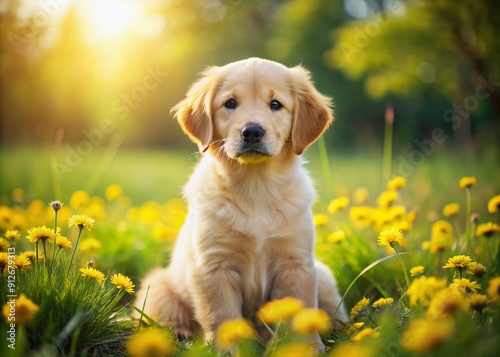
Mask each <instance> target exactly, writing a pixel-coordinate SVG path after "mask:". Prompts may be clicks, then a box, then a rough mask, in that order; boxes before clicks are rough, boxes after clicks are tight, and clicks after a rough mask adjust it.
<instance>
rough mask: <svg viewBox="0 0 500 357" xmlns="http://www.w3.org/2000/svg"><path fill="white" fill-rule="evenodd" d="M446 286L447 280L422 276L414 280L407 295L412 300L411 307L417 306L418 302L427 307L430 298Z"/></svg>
mask: <svg viewBox="0 0 500 357" xmlns="http://www.w3.org/2000/svg"><path fill="white" fill-rule="evenodd" d="M445 286H446V279H439V280H438V279H436V277H435V276H431V277H426V276H421V277H419V278H416V279H414V280H413V281H412V282H411V284H410V286H409V287H408V291H407V293H406V294H407V295H408V298H409V299H410V305H412V306H413V305H416V304H417V302H420V304H422V305H424V306H427V305H428V304H429V300H430V298H431V297H432V296H433V295H434V294H435V293H436V292H437V291H439V290H441V289H444V288H445Z"/></svg>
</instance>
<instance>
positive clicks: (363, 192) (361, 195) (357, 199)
mask: <svg viewBox="0 0 500 357" xmlns="http://www.w3.org/2000/svg"><path fill="white" fill-rule="evenodd" d="M368 197H370V193H369V192H368V189H367V188H366V187H358V188H357V189H355V190H354V193H353V194H352V199H353V201H354V203H355V204H357V205H361V204H363V203H365V202H366V200H368Z"/></svg>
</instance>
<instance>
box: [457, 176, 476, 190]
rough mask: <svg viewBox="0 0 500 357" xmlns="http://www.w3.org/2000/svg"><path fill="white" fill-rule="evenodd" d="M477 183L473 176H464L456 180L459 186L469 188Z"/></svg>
mask: <svg viewBox="0 0 500 357" xmlns="http://www.w3.org/2000/svg"><path fill="white" fill-rule="evenodd" d="M476 183H477V180H476V178H475V177H474V176H464V177H462V178H461V179H460V181H458V187H460V188H471V187H472V186H475V185H476Z"/></svg>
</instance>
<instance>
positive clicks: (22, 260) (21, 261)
mask: <svg viewBox="0 0 500 357" xmlns="http://www.w3.org/2000/svg"><path fill="white" fill-rule="evenodd" d="M14 265H15V266H16V268H17V269H18V270H30V269H31V261H30V259H29V258H28V257H27V256H25V255H24V254H22V253H21V254H19V255H18V256H17V257H16V259H15V260H14Z"/></svg>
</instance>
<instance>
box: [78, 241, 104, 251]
mask: <svg viewBox="0 0 500 357" xmlns="http://www.w3.org/2000/svg"><path fill="white" fill-rule="evenodd" d="M101 246H102V243H101V242H100V241H98V240H97V239H95V238H92V237H89V238H86V239H84V240H82V241H81V243H80V245H79V246H78V249H80V250H81V251H82V252H90V253H92V252H94V251H96V250H98V249H99V248H101Z"/></svg>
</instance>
